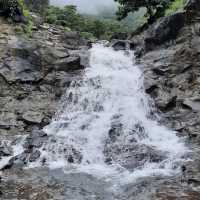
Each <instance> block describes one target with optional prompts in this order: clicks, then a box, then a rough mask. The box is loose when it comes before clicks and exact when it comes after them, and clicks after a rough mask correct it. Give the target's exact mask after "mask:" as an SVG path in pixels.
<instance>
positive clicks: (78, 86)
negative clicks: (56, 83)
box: [41, 44, 186, 179]
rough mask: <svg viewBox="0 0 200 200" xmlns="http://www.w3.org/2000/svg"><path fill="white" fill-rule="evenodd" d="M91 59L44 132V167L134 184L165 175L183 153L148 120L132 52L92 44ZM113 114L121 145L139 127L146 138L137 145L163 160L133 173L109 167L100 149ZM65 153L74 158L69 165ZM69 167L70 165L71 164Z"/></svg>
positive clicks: (163, 130)
mask: <svg viewBox="0 0 200 200" xmlns="http://www.w3.org/2000/svg"><path fill="white" fill-rule="evenodd" d="M90 54H91V57H90V67H88V68H87V69H86V70H85V74H84V77H83V79H82V80H77V81H75V82H73V83H72V84H71V86H70V88H69V89H68V90H67V93H66V96H65V106H64V107H63V110H62V111H61V112H60V114H58V116H57V118H56V119H55V120H54V121H53V122H52V123H51V124H50V125H49V126H48V127H46V128H45V131H46V132H47V133H48V135H49V136H50V139H49V142H48V143H47V144H46V146H45V147H43V150H42V156H41V157H42V158H45V162H46V165H48V166H49V167H53V168H55V167H56V168H60V167H69V168H70V166H71V167H72V166H73V167H76V170H85V171H87V172H88V173H93V172H94V173H97V174H98V175H99V174H101V173H102V174H104V175H109V174H115V175H116V176H118V177H121V175H122V174H123V177H124V175H125V174H128V176H127V177H129V178H133V179H134V178H136V177H141V176H148V175H151V174H155V173H159V174H160V173H161V174H162V173H163V174H170V173H171V172H172V171H173V164H174V163H175V162H176V161H178V160H179V159H180V158H181V156H182V155H183V154H184V152H185V151H186V148H185V146H184V144H183V143H182V142H181V141H180V139H179V138H178V137H177V136H176V134H175V133H174V132H172V131H170V130H168V129H166V128H165V127H163V126H160V125H159V124H158V123H157V122H156V121H154V120H153V119H150V117H149V116H150V112H151V111H152V110H151V107H150V106H149V101H148V97H147V96H146V95H145V92H144V89H143V74H142V71H141V69H140V68H139V67H138V66H137V65H136V64H135V63H134V54H133V52H128V51H127V52H124V51H114V50H113V49H112V48H110V47H105V46H103V45H102V44H95V45H93V48H92V49H91V50H90ZM116 115H117V116H120V123H122V124H123V134H121V135H120V138H121V141H123V142H124V143H127V144H128V143H129V140H128V138H129V135H130V132H131V130H132V129H133V127H134V126H135V125H136V124H141V126H142V127H143V128H144V131H145V134H144V135H143V136H140V135H138V134H135V135H134V139H135V140H136V142H137V143H138V144H143V145H146V146H149V147H151V148H153V149H156V150H158V151H161V152H162V153H164V154H165V155H166V158H165V159H164V160H163V161H161V162H158V163H152V162H150V161H149V162H145V164H144V165H143V166H142V167H140V168H137V169H132V172H128V171H127V170H125V169H123V167H121V166H120V165H119V163H117V161H116V162H114V163H112V165H108V164H107V163H106V162H105V155H104V148H105V143H106V141H107V140H108V137H109V135H108V132H109V129H110V128H111V124H112V120H113V117H114V116H116ZM129 145H131V143H130V144H129ZM70 154H73V155H75V158H73V160H71V162H69V155H70ZM79 154H80V155H81V157H80V156H78V155H79ZM71 159H72V158H71ZM74 159H75V161H74ZM76 159H77V160H76ZM76 161H77V162H76ZM72 162H73V163H75V164H70V163H72ZM120 174H121V175H120Z"/></svg>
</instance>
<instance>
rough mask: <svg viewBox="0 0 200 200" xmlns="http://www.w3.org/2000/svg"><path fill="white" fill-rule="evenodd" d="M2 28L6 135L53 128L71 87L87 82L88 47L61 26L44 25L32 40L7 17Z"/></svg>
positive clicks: (1, 120)
mask: <svg viewBox="0 0 200 200" xmlns="http://www.w3.org/2000/svg"><path fill="white" fill-rule="evenodd" d="M0 24H1V29H0V38H1V39H0V85H1V86H0V107H1V109H0V134H3V135H15V134H21V133H27V132H28V134H29V133H31V131H32V130H33V129H34V127H35V126H37V127H38V128H42V127H44V126H45V125H48V124H49V123H50V121H51V119H52V116H53V115H54V114H55V111H56V109H57V104H58V101H59V100H60V98H61V97H62V95H63V94H65V92H66V89H67V87H68V86H69V85H70V83H71V82H72V81H73V80H75V79H81V77H82V70H83V69H84V67H83V65H84V64H86V63H87V64H88V61H87V60H88V58H87V57H88V53H86V52H87V51H88V47H87V46H85V47H82V46H80V45H84V43H82V42H81V40H82V38H81V37H80V35H79V34H77V33H76V34H75V33H73V32H72V33H71V32H70V33H67V34H65V31H64V29H62V28H60V27H56V26H51V25H45V24H42V25H40V26H43V28H42V27H39V26H37V27H38V28H36V29H34V30H33V32H32V37H31V38H27V37H24V36H23V35H18V34H16V33H15V32H14V30H13V29H12V27H11V26H10V25H9V24H8V23H7V22H6V21H5V20H3V19H2V18H0ZM13 26H15V25H13ZM18 26H19V25H18ZM63 37H64V38H65V39H66V40H67V41H68V42H69V43H70V42H71V43H73V45H74V47H73V48H70V49H69V48H68V47H67V45H66V43H65V42H63V41H64V40H63ZM65 45H66V46H65ZM73 45H72V46H73ZM74 49H75V50H74ZM82 55H83V56H82ZM82 58H83V59H82ZM54 63H57V64H58V65H56V64H54ZM83 63H84V64H83Z"/></svg>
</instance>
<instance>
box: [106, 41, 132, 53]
mask: <svg viewBox="0 0 200 200" xmlns="http://www.w3.org/2000/svg"><path fill="white" fill-rule="evenodd" d="M110 46H111V47H113V49H114V50H116V51H119V50H130V49H131V50H133V49H134V43H133V42H131V41H128V40H113V41H112V42H111V44H110Z"/></svg>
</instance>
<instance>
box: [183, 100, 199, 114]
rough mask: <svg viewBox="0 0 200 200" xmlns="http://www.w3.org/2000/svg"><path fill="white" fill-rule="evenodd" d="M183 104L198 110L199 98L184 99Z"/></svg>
mask: <svg viewBox="0 0 200 200" xmlns="http://www.w3.org/2000/svg"><path fill="white" fill-rule="evenodd" d="M183 105H184V106H186V107H188V108H189V109H191V110H194V111H200V98H190V99H185V100H184V101H183Z"/></svg>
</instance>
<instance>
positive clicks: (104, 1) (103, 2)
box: [50, 0, 115, 14]
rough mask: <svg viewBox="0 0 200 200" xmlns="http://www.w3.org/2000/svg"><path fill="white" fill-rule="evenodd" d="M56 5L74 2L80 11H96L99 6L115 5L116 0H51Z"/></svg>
mask: <svg viewBox="0 0 200 200" xmlns="http://www.w3.org/2000/svg"><path fill="white" fill-rule="evenodd" d="M50 1H51V3H52V4H54V5H60V6H62V5H65V4H73V5H77V7H78V9H79V11H81V12H87V13H92V14H93V13H96V12H97V11H98V8H99V7H102V6H106V7H111V6H115V3H114V0H50Z"/></svg>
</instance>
